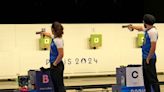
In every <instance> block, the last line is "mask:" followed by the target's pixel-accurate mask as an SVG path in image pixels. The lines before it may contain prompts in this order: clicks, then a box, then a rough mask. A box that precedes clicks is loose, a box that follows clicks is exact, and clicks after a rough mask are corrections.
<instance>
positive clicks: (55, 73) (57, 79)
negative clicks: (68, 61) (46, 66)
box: [50, 61, 66, 92]
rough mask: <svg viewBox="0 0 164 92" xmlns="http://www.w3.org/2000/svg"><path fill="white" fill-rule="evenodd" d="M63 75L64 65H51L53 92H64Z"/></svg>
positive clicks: (61, 63)
mask: <svg viewBox="0 0 164 92" xmlns="http://www.w3.org/2000/svg"><path fill="white" fill-rule="evenodd" d="M63 73H64V64H63V62H62V61H61V62H60V63H59V64H58V65H57V66H54V65H52V64H51V66H50V75H51V80H52V83H53V86H54V91H55V92H66V90H65V87H64V78H63Z"/></svg>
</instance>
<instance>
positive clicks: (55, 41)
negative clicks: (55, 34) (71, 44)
mask: <svg viewBox="0 0 164 92" xmlns="http://www.w3.org/2000/svg"><path fill="white" fill-rule="evenodd" d="M63 46H64V42H63V39H62V38H52V41H51V49H50V63H51V64H52V63H53V62H55V60H56V58H57V56H58V48H63Z"/></svg>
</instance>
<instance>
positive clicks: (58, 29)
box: [51, 21, 64, 37]
mask: <svg viewBox="0 0 164 92" xmlns="http://www.w3.org/2000/svg"><path fill="white" fill-rule="evenodd" d="M51 28H52V29H53V31H54V33H55V36H56V37H62V35H63V33H64V32H63V30H64V28H63V26H62V25H61V23H59V22H58V21H55V22H54V23H52V26H51Z"/></svg>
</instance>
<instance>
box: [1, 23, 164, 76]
mask: <svg viewBox="0 0 164 92" xmlns="http://www.w3.org/2000/svg"><path fill="white" fill-rule="evenodd" d="M122 25H123V24H63V26H64V36H63V38H64V42H65V43H64V52H65V55H64V59H63V60H64V62H65V76H74V75H94V74H113V73H115V68H116V67H119V66H120V65H125V66H126V65H128V64H141V62H142V60H141V48H136V46H135V38H136V37H137V34H138V32H137V31H135V32H130V31H128V30H127V29H122V27H121V26H122ZM136 25H142V24H136ZM163 25H164V24H156V26H157V28H158V32H159V41H158V45H157V51H156V52H157V55H158V61H157V71H158V72H164V67H163V66H164V63H163V60H164V57H162V54H164V49H163V48H162V47H164V46H163V44H164V42H163V40H164V31H163V30H164V27H163ZM50 27H51V24H4V25H3V24H1V25H0V33H1V34H0V44H1V45H0V78H13V77H15V76H16V74H20V75H25V74H27V71H28V70H29V69H39V68H40V67H41V66H44V67H49V65H46V59H49V51H40V50H39V43H38V39H39V35H35V32H36V31H40V30H41V28H46V30H47V31H49V32H50ZM93 29H94V31H93ZM92 33H101V34H102V39H103V40H102V47H100V48H98V49H96V50H93V49H89V48H88V38H89V37H90V34H92ZM82 58H85V59H87V63H81V59H82ZM95 59H96V60H97V63H96V62H95ZM70 62H71V64H70ZM77 63H78V64H77ZM90 63H91V64H90Z"/></svg>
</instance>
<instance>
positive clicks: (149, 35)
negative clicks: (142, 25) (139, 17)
mask: <svg viewBox="0 0 164 92" xmlns="http://www.w3.org/2000/svg"><path fill="white" fill-rule="evenodd" d="M157 40H158V32H157V30H156V29H155V28H151V29H149V30H147V29H145V36H144V43H143V46H142V58H143V59H147V56H148V54H149V51H150V48H151V42H157ZM155 58H156V54H155V53H154V55H153V56H152V59H155Z"/></svg>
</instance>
